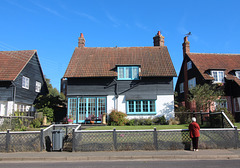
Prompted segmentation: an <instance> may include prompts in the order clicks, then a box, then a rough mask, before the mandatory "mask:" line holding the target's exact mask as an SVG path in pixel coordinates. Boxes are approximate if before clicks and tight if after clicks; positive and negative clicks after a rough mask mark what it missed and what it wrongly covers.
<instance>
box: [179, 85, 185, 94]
mask: <svg viewBox="0 0 240 168" xmlns="http://www.w3.org/2000/svg"><path fill="white" fill-rule="evenodd" d="M179 88H180V93H183V92H184V83H180V85H179Z"/></svg>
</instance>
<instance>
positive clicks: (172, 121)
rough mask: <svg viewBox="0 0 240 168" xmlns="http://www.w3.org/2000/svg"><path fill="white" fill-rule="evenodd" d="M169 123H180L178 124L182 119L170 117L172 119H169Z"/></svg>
mask: <svg viewBox="0 0 240 168" xmlns="http://www.w3.org/2000/svg"><path fill="white" fill-rule="evenodd" d="M168 124H169V125H178V124H180V121H179V119H178V118H177V117H175V118H170V120H168Z"/></svg>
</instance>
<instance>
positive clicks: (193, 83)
mask: <svg viewBox="0 0 240 168" xmlns="http://www.w3.org/2000/svg"><path fill="white" fill-rule="evenodd" d="M195 86H196V78H195V77H194V78H192V79H189V80H188V89H192V88H194V87H195Z"/></svg>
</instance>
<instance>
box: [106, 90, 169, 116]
mask: <svg viewBox="0 0 240 168" xmlns="http://www.w3.org/2000/svg"><path fill="white" fill-rule="evenodd" d="M113 109H116V110H118V111H121V112H123V113H127V111H126V110H127V106H126V99H125V96H124V95H120V96H119V97H118V99H116V98H115V96H113V95H110V96H107V113H108V114H110V113H111V111H112V110H113ZM156 111H157V114H156V115H154V116H152V115H130V116H128V119H132V118H149V117H156V116H159V117H160V116H163V115H164V116H165V118H166V119H167V120H169V119H170V118H173V117H174V96H173V95H158V96H157V100H156Z"/></svg>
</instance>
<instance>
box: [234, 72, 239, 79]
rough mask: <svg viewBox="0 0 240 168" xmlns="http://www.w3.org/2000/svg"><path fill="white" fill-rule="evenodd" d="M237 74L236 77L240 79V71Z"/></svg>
mask: <svg viewBox="0 0 240 168" xmlns="http://www.w3.org/2000/svg"><path fill="white" fill-rule="evenodd" d="M235 74H236V77H237V78H238V79H240V71H236V72H235Z"/></svg>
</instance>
